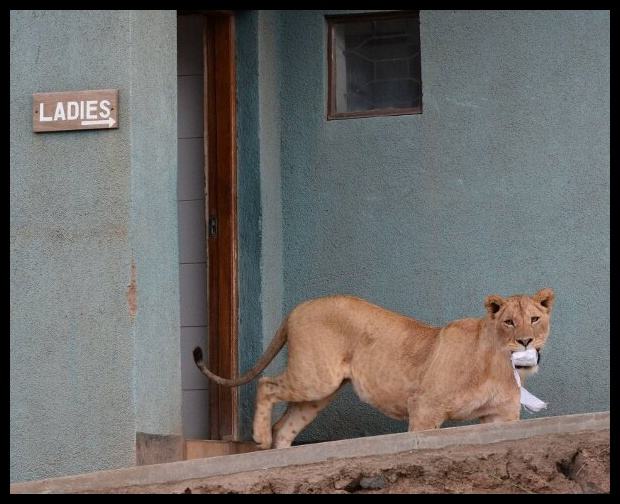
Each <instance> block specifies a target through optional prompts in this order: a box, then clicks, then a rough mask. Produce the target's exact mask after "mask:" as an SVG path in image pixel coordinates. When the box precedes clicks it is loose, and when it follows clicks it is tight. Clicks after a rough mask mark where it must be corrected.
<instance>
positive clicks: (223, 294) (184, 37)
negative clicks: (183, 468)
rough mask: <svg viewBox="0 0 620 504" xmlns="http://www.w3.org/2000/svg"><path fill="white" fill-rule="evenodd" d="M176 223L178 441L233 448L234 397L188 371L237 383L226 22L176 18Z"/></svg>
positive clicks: (230, 50)
mask: <svg viewBox="0 0 620 504" xmlns="http://www.w3.org/2000/svg"><path fill="white" fill-rule="evenodd" d="M177 33H178V46H177V47H178V67H177V68H178V117H177V120H178V167H179V170H178V193H177V199H178V215H179V263H180V264H179V271H180V273H179V283H180V302H181V375H182V387H183V432H184V437H185V438H188V439H214V440H218V439H219V440H231V441H232V440H237V439H238V408H237V403H238V397H237V389H236V388H233V389H231V388H226V387H221V386H219V385H217V384H215V383H213V382H210V381H208V380H207V379H206V377H204V376H203V375H202V374H201V373H200V372H199V371H198V370H197V368H196V366H195V364H194V362H193V358H192V349H193V348H194V347H195V346H197V345H200V346H201V347H202V348H203V350H204V351H205V353H206V356H207V361H208V364H209V368H210V369H211V370H213V371H214V372H215V373H217V374H218V375H221V376H224V377H232V376H236V374H237V306H238V301H237V212H236V208H237V177H236V174H237V162H236V110H235V102H236V76H235V44H234V39H235V34H234V15H233V14H232V12H226V11H201V12H197V11H191V12H190V11H179V12H178V32H177Z"/></svg>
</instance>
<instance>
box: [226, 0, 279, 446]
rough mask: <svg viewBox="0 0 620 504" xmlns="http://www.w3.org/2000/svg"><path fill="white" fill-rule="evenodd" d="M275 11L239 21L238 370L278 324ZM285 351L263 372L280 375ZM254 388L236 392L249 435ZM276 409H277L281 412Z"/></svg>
mask: <svg viewBox="0 0 620 504" xmlns="http://www.w3.org/2000/svg"><path fill="white" fill-rule="evenodd" d="M278 20H279V13H278V12H277V11H246V12H241V13H239V14H238V15H237V19H236V23H237V34H238V35H237V84H238V88H237V98H238V112H237V113H238V127H237V130H238V181H239V191H238V215H239V317H240V319H239V369H240V372H241V373H243V372H244V371H246V370H247V369H249V368H250V367H252V366H253V365H254V363H255V362H256V360H257V359H258V357H259V356H260V354H261V352H262V350H263V348H264V347H266V346H267V345H268V344H269V341H271V338H272V337H273V335H274V334H275V331H276V330H277V328H278V326H279V324H280V322H281V318H282V300H283V289H284V285H283V269H282V198H281V193H280V191H281V174H280V166H281V162H280V143H281V132H280V123H281V115H280V96H279V92H280V88H279V85H280V80H279V75H280V74H279V72H280V65H281V61H280V55H279V24H278ZM285 356H286V350H283V351H282V352H281V353H280V354H279V355H278V356H277V358H276V359H275V360H274V362H273V363H272V364H271V365H270V366H269V367H268V368H267V371H266V372H267V373H268V374H274V373H277V372H278V371H279V370H280V369H282V367H283V365H284V361H285ZM255 385H256V384H255V382H251V383H250V384H248V385H246V386H244V387H242V388H241V390H240V426H241V434H242V436H243V438H245V439H248V438H249V437H250V435H251V424H252V416H253V412H254V402H255V394H256V386H255ZM281 409H282V406H279V407H278V409H277V410H276V411H277V412H279V411H281Z"/></svg>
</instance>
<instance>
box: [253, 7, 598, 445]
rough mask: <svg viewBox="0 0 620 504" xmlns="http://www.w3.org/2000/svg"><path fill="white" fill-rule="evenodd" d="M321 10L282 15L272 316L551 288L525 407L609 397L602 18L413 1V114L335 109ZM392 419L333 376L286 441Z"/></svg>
mask: <svg viewBox="0 0 620 504" xmlns="http://www.w3.org/2000/svg"><path fill="white" fill-rule="evenodd" d="M325 13H327V12H321V11H304V12H283V13H282V14H281V23H280V29H281V32H280V37H281V44H280V54H281V83H280V97H281V102H280V111H281V117H282V124H281V153H280V160H281V173H282V208H283V209H282V218H283V263H284V298H283V307H284V312H285V313H286V312H288V311H289V310H290V309H292V308H293V307H294V306H295V305H296V304H297V303H299V302H300V301H303V300H305V299H307V298H312V297H316V296H321V295H325V294H332V293H349V294H353V295H357V296H361V297H364V298H367V299H369V300H370V301H373V302H375V303H377V304H380V305H382V306H384V307H386V308H389V309H392V310H395V311H398V312H401V313H404V314H407V315H411V316H415V317H417V318H419V319H421V320H424V321H427V322H430V323H433V324H444V323H446V322H447V321H450V320H453V319H456V318H462V317H468V316H483V314H484V308H483V299H484V297H485V296H486V295H488V294H491V293H498V294H503V295H509V294H513V293H521V292H523V293H530V294H531V293H533V292H535V291H536V290H538V289H540V288H542V287H546V286H550V287H553V288H554V289H555V292H556V296H557V301H556V307H555V312H554V316H553V325H552V332H551V338H550V341H549V344H548V346H547V348H546V349H545V352H544V355H543V361H542V367H541V371H540V373H539V374H538V375H537V376H535V377H533V378H531V379H530V380H529V381H528V388H529V389H530V390H531V391H532V392H533V393H535V394H536V395H538V396H539V397H541V398H543V399H545V400H548V401H549V403H550V405H549V408H548V409H547V410H544V411H542V412H540V413H538V414H537V415H538V416H545V415H559V414H566V413H578V412H587V411H598V410H607V409H609V13H608V12H584V11H582V12H569V11H562V12H548V11H537V12H527V11H515V12H510V11H501V12H497V11H495V12H485V11H476V12H468V11H422V13H421V21H420V23H421V27H420V29H421V44H422V82H423V91H424V98H423V105H424V113H423V114H421V115H409V116H396V117H377V118H363V119H348V120H338V121H326V119H325V116H326V85H327V75H326V66H327V64H326V61H327V58H326V26H325V21H324V18H323V15H324V14H325ZM300 33H303V34H304V36H303V37H300V36H299V34H300ZM263 288H264V289H268V288H269V286H263ZM265 336H267V335H265ZM524 417H528V414H527V413H524ZM404 428H405V423H404V422H395V421H392V420H389V419H387V418H386V417H384V416H383V415H381V414H380V413H377V412H375V411H374V410H373V409H371V408H370V407H369V406H366V405H363V404H361V403H360V402H359V401H358V399H357V398H355V397H354V396H353V394H352V393H351V390H350V388H348V387H347V389H345V390H344V391H343V392H341V394H340V395H339V397H338V399H337V400H336V401H335V402H334V403H333V404H332V405H331V406H330V407H328V408H327V409H326V410H325V411H324V412H323V413H322V414H321V416H320V417H319V418H318V419H317V421H316V422H315V423H313V424H311V426H310V427H309V428H308V429H307V431H306V432H304V433H303V434H302V436H300V440H302V441H303V440H316V439H335V438H343V437H352V436H362V435H371V434H380V433H386V432H392V431H394V430H402V429H404Z"/></svg>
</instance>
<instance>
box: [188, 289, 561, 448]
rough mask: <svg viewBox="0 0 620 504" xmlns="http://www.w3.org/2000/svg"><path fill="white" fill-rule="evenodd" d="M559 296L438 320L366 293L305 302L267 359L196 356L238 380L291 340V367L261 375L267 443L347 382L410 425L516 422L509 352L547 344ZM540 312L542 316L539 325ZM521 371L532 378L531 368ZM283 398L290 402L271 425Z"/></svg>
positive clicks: (506, 301) (498, 301)
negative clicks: (239, 370) (235, 363)
mask: <svg viewBox="0 0 620 504" xmlns="http://www.w3.org/2000/svg"><path fill="white" fill-rule="evenodd" d="M553 300H554V294H553V291H552V290H551V289H543V290H541V291H539V292H537V293H536V294H535V295H534V296H532V297H529V296H524V295H515V296H511V297H508V298H502V297H501V296H496V295H493V296H488V297H487V298H486V300H485V306H486V308H487V315H486V316H485V317H483V318H479V319H474V318H468V319H462V320H456V321H454V322H451V323H449V324H447V325H446V326H444V327H433V326H430V325H427V324H424V323H422V322H419V321H417V320H415V319H413V318H410V317H405V316H403V315H399V314H397V313H394V312H391V311H389V310H386V309H384V308H381V307H379V306H376V305H373V304H371V303H369V302H367V301H364V300H362V299H359V298H355V297H350V296H330V297H324V298H319V299H314V300H311V301H307V302H305V303H302V304H300V305H298V306H297V307H296V308H295V309H294V310H293V311H292V312H291V313H290V314H289V316H288V317H287V318H286V319H285V321H284V322H283V323H282V326H281V327H280V329H279V330H278V333H277V334H276V337H275V338H274V341H272V343H271V345H270V347H269V348H268V350H267V351H266V352H265V354H264V355H263V357H262V358H261V359H260V361H259V363H257V365H256V366H254V368H252V369H251V370H250V371H249V372H248V373H246V374H245V375H244V376H242V377H241V378H239V379H237V380H226V379H223V378H221V377H217V376H216V375H213V373H211V372H210V371H209V370H208V369H207V368H206V367H205V366H204V364H203V363H202V359H201V352H199V349H198V348H197V349H196V350H195V352H194V356H195V360H196V363H197V365H198V366H199V368H200V369H201V370H202V371H203V372H204V373H205V374H207V376H209V377H210V378H212V379H215V380H217V381H218V383H222V384H224V385H228V386H238V385H240V384H242V383H247V382H248V381H250V380H251V379H252V378H253V377H254V376H256V374H258V373H259V372H260V371H262V369H264V367H266V365H267V364H268V363H269V361H271V360H272V359H273V357H274V356H275V354H276V353H277V352H278V351H279V350H280V348H281V347H282V346H283V345H284V343H285V342H288V366H287V368H286V370H285V371H284V372H283V373H282V374H280V375H278V376H276V377H273V378H272V377H263V378H261V379H260V380H259V385H258V392H257V400H256V411H255V416H254V440H255V441H256V442H257V443H258V444H259V445H260V447H261V448H270V447H272V445H273V446H274V447H276V448H281V447H287V446H290V445H291V443H292V442H293V440H294V439H295V437H296V436H297V434H299V432H301V430H302V429H304V428H305V427H306V426H307V425H308V424H309V423H310V422H311V421H312V420H313V419H314V418H315V417H316V415H317V414H318V413H319V412H320V411H321V410H322V409H323V408H324V407H325V406H327V404H329V402H330V400H331V399H332V398H333V396H334V395H335V394H336V392H337V391H338V390H339V389H340V387H341V386H342V385H343V384H344V383H346V382H347V381H350V382H351V383H352V384H353V388H354V389H355V391H356V393H357V394H358V396H359V397H360V398H361V399H362V400H363V401H365V402H367V403H369V404H371V405H372V406H374V407H375V408H377V409H378V410H380V411H382V412H383V413H384V414H386V415H387V416H390V417H392V418H396V419H401V420H404V419H408V421H409V430H424V429H434V428H438V427H440V426H441V424H442V423H443V422H444V421H446V420H470V419H476V418H479V419H480V421H482V422H497V421H509V420H518V419H519V415H520V409H521V407H520V402H519V397H520V394H519V388H518V386H517V384H516V382H515V378H514V374H513V370H512V365H511V361H510V353H511V352H512V351H516V350H524V349H525V348H526V347H525V346H524V344H527V348H532V347H533V348H536V349H537V350H540V349H541V348H542V347H543V346H544V344H545V342H546V340H547V337H548V334H549V325H550V314H551V309H552V305H553ZM532 317H539V320H538V321H536V322H535V323H532ZM507 320H512V321H513V325H508V324H507V323H506V321H507ZM530 339H531V341H530V342H528V340H530ZM519 340H521V342H519ZM536 367H537V366H535V367H534V368H533V369H531V370H529V372H532V371H535V370H536V369H535V368H536ZM520 373H521V375H522V378H524V377H525V375H526V374H528V371H520ZM278 401H287V402H288V403H289V406H288V409H287V411H286V413H285V414H284V415H283V417H282V418H281V419H280V420H279V421H278V422H277V423H276V424H275V425H274V426H273V430H272V427H271V411H272V408H273V405H274V404H275V403H276V402H278Z"/></svg>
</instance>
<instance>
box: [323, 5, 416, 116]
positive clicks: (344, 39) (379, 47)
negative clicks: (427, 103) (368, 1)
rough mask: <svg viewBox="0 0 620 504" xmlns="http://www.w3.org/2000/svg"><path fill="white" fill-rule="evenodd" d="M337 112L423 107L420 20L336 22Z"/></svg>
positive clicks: (335, 98) (404, 18)
mask: <svg viewBox="0 0 620 504" xmlns="http://www.w3.org/2000/svg"><path fill="white" fill-rule="evenodd" d="M333 30H334V32H333V42H334V44H333V50H334V52H335V54H334V57H333V58H330V61H333V62H334V66H333V68H330V71H331V72H332V86H334V89H333V100H334V102H335V106H334V110H332V112H336V113H347V112H363V111H372V110H378V109H388V110H390V109H399V108H406V109H412V108H417V107H419V106H420V105H421V91H422V87H421V82H420V31H419V22H418V18H417V17H414V16H405V17H402V18H392V19H380V18H378V19H375V20H373V19H368V18H365V19H362V20H353V19H352V20H351V21H347V20H338V21H335V22H333Z"/></svg>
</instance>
